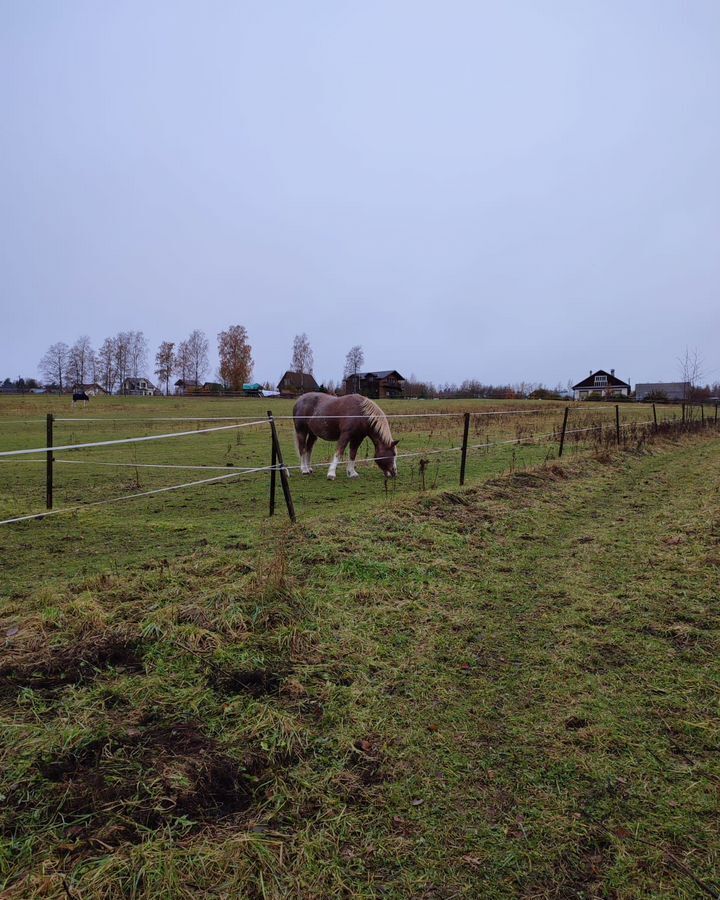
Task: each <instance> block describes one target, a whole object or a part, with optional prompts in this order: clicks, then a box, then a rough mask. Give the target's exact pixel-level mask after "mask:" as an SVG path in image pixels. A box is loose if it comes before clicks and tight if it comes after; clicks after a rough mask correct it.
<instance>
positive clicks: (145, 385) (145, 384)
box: [118, 378, 160, 397]
mask: <svg viewBox="0 0 720 900" xmlns="http://www.w3.org/2000/svg"><path fill="white" fill-rule="evenodd" d="M156 392H157V393H160V392H159V391H158V390H157V388H156V387H155V385H154V384H153V383H152V382H151V381H150V379H149V378H125V379H124V380H123V383H122V385H121V387H120V390H119V391H118V393H119V394H127V395H128V396H130V397H152V396H153V395H154V394H155V393H156Z"/></svg>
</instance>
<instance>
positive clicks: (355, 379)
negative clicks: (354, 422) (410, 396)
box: [344, 369, 405, 400]
mask: <svg viewBox="0 0 720 900" xmlns="http://www.w3.org/2000/svg"><path fill="white" fill-rule="evenodd" d="M404 381H405V379H404V378H403V377H402V375H401V374H400V373H399V372H398V371H397V370H396V369H383V370H382V371H379V372H358V373H357V374H355V375H348V376H347V378H346V379H345V382H344V389H345V393H346V394H362V395H363V397H370V398H372V399H373V400H394V399H397V398H398V397H402V395H403V382H404Z"/></svg>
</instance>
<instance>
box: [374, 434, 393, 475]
mask: <svg viewBox="0 0 720 900" xmlns="http://www.w3.org/2000/svg"><path fill="white" fill-rule="evenodd" d="M397 445H398V442H397V441H391V442H390V443H389V444H384V443H382V441H378V443H377V444H376V445H375V462H376V463H377V464H378V466H380V468H381V469H382V470H383V472H384V473H385V477H386V478H394V477H395V476H396V475H397V449H396V447H397Z"/></svg>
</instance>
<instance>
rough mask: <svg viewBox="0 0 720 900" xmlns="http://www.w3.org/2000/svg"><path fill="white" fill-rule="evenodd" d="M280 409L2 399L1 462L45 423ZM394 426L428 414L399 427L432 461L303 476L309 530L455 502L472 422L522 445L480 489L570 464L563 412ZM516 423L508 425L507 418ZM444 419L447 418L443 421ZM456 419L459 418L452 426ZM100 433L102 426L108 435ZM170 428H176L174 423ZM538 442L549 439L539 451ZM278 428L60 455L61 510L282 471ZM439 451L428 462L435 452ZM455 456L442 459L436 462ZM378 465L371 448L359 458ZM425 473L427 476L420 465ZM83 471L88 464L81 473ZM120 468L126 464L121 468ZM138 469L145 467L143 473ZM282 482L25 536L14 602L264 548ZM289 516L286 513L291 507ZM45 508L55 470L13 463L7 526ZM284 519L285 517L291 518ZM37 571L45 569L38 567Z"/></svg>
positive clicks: (9, 462) (202, 492)
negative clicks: (495, 480)
mask: <svg viewBox="0 0 720 900" xmlns="http://www.w3.org/2000/svg"><path fill="white" fill-rule="evenodd" d="M268 406H271V407H272V410H273V413H274V414H275V415H277V416H283V415H286V416H287V415H290V414H291V412H292V402H291V401H283V400H280V401H277V400H273V401H265V400H194V399H187V398H149V399H141V398H118V397H113V398H104V399H97V400H94V401H92V402H91V403H90V404H89V406H88V407H87V408H85V409H82V408H78V409H76V410H75V411H73V410H71V409H70V402H69V400H68V398H67V397H62V398H60V397H22V398H0V450H14V449H24V448H30V447H42V446H45V421H44V417H45V413H46V412H53V413H54V415H55V416H56V417H58V418H59V419H60V418H63V417H66V418H73V419H77V420H79V421H72V422H62V421H58V422H56V424H55V434H54V443H55V445H56V446H57V445H64V444H69V443H85V442H94V441H103V440H116V439H119V438H125V437H136V436H143V435H151V434H165V433H172V432H178V431H187V430H192V429H196V428H201V427H213V426H224V425H227V424H232V423H228V422H212V421H187V420H182V419H180V420H178V421H174V419H175V418H176V417H194V418H195V419H197V418H199V417H203V416H208V417H225V416H251V417H256V418H258V419H264V418H265V413H266V409H267V408H268ZM386 409H387V411H388V412H389V413H391V414H408V413H421V414H422V415H423V417H421V418H416V419H412V418H399V419H391V426H392V429H393V434H394V435H395V437H397V438H399V439H400V444H399V447H398V451H399V452H400V453H403V454H404V453H411V454H422V455H415V456H410V457H408V458H401V459H400V460H399V477H398V478H397V479H396V480H395V481H393V482H392V483H391V484H390V485H388V486H387V488H388V489H387V490H386V485H385V483H384V478H383V477H382V474H381V473H380V471H379V470H378V469H377V467H376V466H375V465H374V464H373V463H368V464H366V465H363V466H361V467H360V469H359V470H360V472H361V475H362V477H361V478H358V479H347V478H346V477H345V475H344V469H339V470H338V479H337V482H336V483H335V484H329V483H328V482H327V479H326V478H325V477H324V476H325V471H326V470H324V469H322V468H318V469H316V472H315V475H314V476H313V477H312V478H306V477H301V476H300V475H299V473H297V471H296V472H295V475H296V477H293V479H292V491H293V495H294V498H295V504H296V507H297V511H298V515H299V517H300V518H301V519H308V518H312V517H314V516H315V515H316V514H318V513H323V512H331V511H334V510H345V509H347V510H348V512H349V511H351V510H355V511H357V510H358V509H360V508H361V507H362V508H375V507H377V506H378V505H382V506H392V504H393V503H395V502H397V501H398V500H402V499H403V498H405V497H407V496H409V495H417V494H418V493H419V492H421V491H422V490H423V488H426V489H429V488H433V487H434V488H446V489H450V488H454V487H456V486H457V484H458V475H459V466H460V454H459V452H458V450H459V447H460V444H461V437H462V413H463V412H464V411H466V410H469V411H472V412H474V413H477V414H484V413H487V412H492V413H493V415H490V416H487V415H475V416H473V419H472V422H471V431H470V444H471V445H475V446H477V445H482V444H485V443H489V444H493V443H494V442H498V441H508V440H510V441H518V443H515V444H500V445H497V446H489V447H482V446H481V447H480V448H479V449H473V450H471V451H470V453H469V455H468V461H467V483H468V484H472V483H477V482H478V481H480V480H482V479H484V478H487V477H488V476H490V475H496V474H500V473H502V472H507V471H510V470H511V469H520V468H523V467H526V466H528V465H534V464H537V463H541V462H543V461H545V460H549V459H554V458H555V457H556V456H557V451H558V442H557V433H559V429H560V425H561V423H562V417H563V412H564V409H565V405H564V404H557V403H542V402H538V403H531V402H529V401H519V402H506V403H502V402H501V403H497V402H494V403H490V402H486V401H449V402H439V401H404V402H403V401H394V402H390V403H389V404H386ZM503 411H507V415H497V413H498V412H503ZM435 413H439V414H441V416H440V417H438V418H434V417H432V414H435ZM448 413H456V414H457V416H456V417H455V416H453V417H448V416H447V414H448ZM678 415H679V412H678V409H677V408H667V409H664V410H661V416H665V417H677V416H678ZM622 416H623V421H624V422H625V421H627V422H631V421H635V420H637V421H648V420H649V419H651V417H652V411H651V409H650V408H649V407H645V406H638V405H634V404H632V405H626V406H623V408H622ZM98 420H99V421H98ZM168 420H170V421H168ZM597 422H603V423H604V424H605V426H606V431H607V433H608V434H611V433H612V430H613V428H614V409H613V408H611V407H603V408H593V409H591V410H584V409H575V408H573V411H572V414H571V418H570V423H569V426H568V427H569V429H570V430H572V431H575V429H586V428H587V427H588V426H589V425H592V424H595V423H597ZM278 427H279V432H280V438H281V443H282V445H283V447H284V455H285V462H286V463H287V464H288V465H296V464H297V462H298V460H297V454H296V451H295V447H294V439H293V431H292V425H291V423H290V422H288V421H286V420H282V421H279V423H278ZM531 435H549V437H543V438H540V439H539V440H533V439H531V438H530V436H531ZM588 437H589V435H588V434H587V432H585V431H582V430H581V431H579V432H578V433H576V434H571V435H569V438H568V443H567V445H566V453H567V455H572V454H573V453H578V452H583V451H584V449H586V441H587V439H588ZM269 441H270V438H269V433H268V426H267V425H262V426H260V427H251V428H242V429H238V430H233V431H220V432H213V433H210V434H201V435H194V436H189V437H181V438H173V439H171V440H163V441H154V442H147V443H136V444H124V445H115V446H111V447H102V448H95V449H89V450H75V451H70V452H65V453H58V454H56V460H57V463H56V465H55V475H54V480H55V490H54V506H55V508H66V507H74V506H76V505H80V504H84V503H92V502H97V501H101V500H107V499H110V498H114V497H118V496H125V495H135V494H138V493H141V492H143V491H147V490H152V489H156V488H159V487H164V486H170V485H174V484H182V483H184V482H188V481H194V480H201V479H204V478H208V477H213V476H219V475H223V474H225V473H224V471H223V470H222V467H225V466H227V465H236V466H262V465H268V464H269V462H270V443H269ZM425 451H429V452H425ZM437 451H443V452H437ZM331 455H332V445H330V444H327V443H325V442H319V443H318V444H317V445H316V448H315V453H314V462H320V463H322V462H329V460H330V457H331ZM368 456H372V445H371V444H370V443H369V442H367V441H366V442H365V444H364V445H363V447H362V448H361V451H360V454H359V457H360V458H363V457H368ZM422 459H424V460H425V461H426V467H425V472H424V473H423V474H422V475H421V472H420V468H421V465H420V461H421V460H422ZM79 460H84V464H82V465H79V464H77V463H78V461H79ZM108 463H113V464H117V463H119V464H121V465H119V466H115V465H107V464H108ZM136 464H137V467H136ZM146 464H163V465H178V466H180V465H182V466H186V465H187V466H195V467H199V466H202V467H208V466H216V467H220V470H219V471H218V470H208V471H203V470H199V469H198V468H195V469H148V468H142V466H143V465H146ZM268 488H269V476H268V475H266V474H255V475H248V476H241V477H239V478H237V479H232V480H229V481H224V482H219V483H216V484H212V485H204V486H201V487H197V488H188V489H186V490H183V491H180V492H177V493H174V492H173V493H166V494H161V495H159V496H155V497H149V498H138V499H133V500H130V501H127V502H122V503H118V504H115V505H109V506H100V507H96V508H95V509H94V510H92V511H83V512H82V513H80V514H78V515H74V514H73V515H70V516H67V515H61V516H57V517H53V518H48V519H46V520H44V521H43V523H42V527H41V528H39V527H38V523H37V522H29V523H24V524H20V525H19V526H17V527H13V528H12V529H10V530H8V529H7V528H6V529H5V531H4V532H3V540H4V541H5V542H6V543H5V546H6V547H7V549H8V553H7V554H6V555H5V559H4V560H3V561H2V563H0V565H1V566H2V568H0V575H2V576H3V578H4V580H5V584H6V589H8V588H10V589H15V587H18V588H19V589H22V588H23V587H24V586H25V585H26V584H27V583H28V577H30V578H31V579H32V578H34V577H35V575H36V574H37V573H38V572H40V573H41V574H42V576H43V578H45V579H48V578H52V577H53V574H54V573H56V572H57V574H59V575H61V576H62V575H66V574H70V573H76V574H90V573H92V572H96V571H101V570H102V569H103V568H105V567H107V566H108V565H120V564H124V563H126V562H127V563H138V562H142V560H143V559H154V558H156V557H157V556H158V555H159V554H161V555H164V556H168V557H169V556H173V555H175V554H178V553H187V552H190V551H191V550H193V549H194V548H196V547H198V546H199V545H203V546H204V545H205V544H206V543H207V542H209V543H210V544H212V545H214V546H218V547H228V546H237V547H240V548H242V547H243V546H246V547H248V548H251V547H253V546H254V545H255V542H256V540H257V539H258V537H259V536H260V535H261V534H262V531H263V529H264V527H265V525H266V522H267V505H268ZM280 502H281V503H282V500H280ZM44 504H45V466H44V460H43V458H42V456H40V455H39V456H37V457H29V456H23V457H15V458H10V459H4V460H3V459H2V458H0V519H4V518H9V517H12V516H16V515H23V514H31V513H37V512H41V511H42V510H43V508H44ZM278 511H279V514H280V515H284V510H283V509H282V507H281V508H280V509H279V510H278ZM38 560H41V563H40V566H39V567H38Z"/></svg>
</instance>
